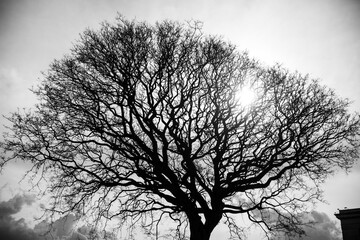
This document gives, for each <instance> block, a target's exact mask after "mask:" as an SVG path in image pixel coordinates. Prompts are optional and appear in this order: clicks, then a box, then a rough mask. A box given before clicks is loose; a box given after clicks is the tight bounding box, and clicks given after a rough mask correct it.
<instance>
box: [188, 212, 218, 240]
mask: <svg viewBox="0 0 360 240" xmlns="http://www.w3.org/2000/svg"><path fill="white" fill-rule="evenodd" d="M190 215H191V217H190V216H189V214H188V217H189V223H190V240H209V239H210V235H211V233H212V231H213V230H214V228H215V227H216V225H217V224H218V223H219V221H220V219H221V217H222V214H221V212H220V213H217V214H214V213H213V214H211V215H210V216H207V217H206V221H205V224H204V223H203V222H202V221H201V218H200V216H199V215H197V214H190Z"/></svg>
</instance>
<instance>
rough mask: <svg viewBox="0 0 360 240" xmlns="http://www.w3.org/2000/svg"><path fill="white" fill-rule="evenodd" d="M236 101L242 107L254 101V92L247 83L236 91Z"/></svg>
mask: <svg viewBox="0 0 360 240" xmlns="http://www.w3.org/2000/svg"><path fill="white" fill-rule="evenodd" d="M235 98H236V101H237V102H238V104H240V105H241V106H243V107H246V106H248V105H250V104H251V103H252V102H253V101H255V98H256V94H255V91H254V89H252V88H251V86H249V85H244V86H242V87H241V88H240V89H239V90H238V91H237V92H236V96H235Z"/></svg>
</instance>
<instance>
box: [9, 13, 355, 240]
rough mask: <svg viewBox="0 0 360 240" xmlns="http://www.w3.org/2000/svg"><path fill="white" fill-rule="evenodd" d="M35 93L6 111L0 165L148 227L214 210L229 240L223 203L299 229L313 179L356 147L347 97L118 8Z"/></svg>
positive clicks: (230, 221) (60, 196) (280, 227)
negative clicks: (17, 163) (18, 108)
mask: <svg viewBox="0 0 360 240" xmlns="http://www.w3.org/2000/svg"><path fill="white" fill-rule="evenodd" d="M245 86H250V87H251V89H253V91H254V92H255V94H256V97H255V99H254V100H253V101H252V103H251V104H249V105H244V104H242V102H241V100H239V98H238V95H239V93H240V94H241V91H240V90H241V89H242V88H243V87H245ZM34 93H35V94H36V95H37V96H38V98H39V104H38V105H37V106H36V109H35V110H33V111H29V112H25V113H19V112H17V113H13V114H12V115H11V116H10V117H9V118H8V119H9V120H10V121H11V122H12V127H10V129H11V133H10V134H8V135H7V136H5V140H4V142H3V143H2V146H3V148H4V149H5V151H7V152H11V153H12V154H11V156H10V157H6V158H4V159H3V163H2V165H4V164H5V163H6V162H8V161H10V160H12V159H23V160H26V161H31V162H32V163H33V164H34V168H33V170H34V171H35V172H36V173H38V174H40V175H41V176H43V177H44V178H47V179H50V181H49V182H50V189H51V191H52V193H53V195H54V198H53V204H54V207H55V208H54V209H63V210H68V211H73V210H75V209H81V210H82V211H86V210H89V209H91V211H93V212H94V213H96V214H97V215H96V216H98V217H105V218H106V219H111V218H114V217H118V219H123V220H124V221H126V220H131V221H132V223H134V224H135V223H138V224H140V223H141V226H143V227H145V228H147V229H148V230H149V232H152V233H154V234H155V235H156V236H157V235H158V228H157V227H158V224H159V222H160V221H161V220H162V219H165V218H167V219H172V220H174V221H175V223H176V226H177V228H176V231H175V234H177V237H178V238H179V239H184V238H185V236H188V235H189V233H190V239H191V240H205V239H209V238H210V235H211V232H212V231H213V229H214V228H215V227H216V225H217V224H218V223H219V222H220V220H221V219H223V220H224V222H225V223H226V224H227V226H228V227H229V230H230V233H231V234H232V236H237V237H240V234H241V230H242V228H241V226H239V225H238V224H237V222H236V219H235V218H234V216H235V214H245V215H246V216H247V217H248V218H249V219H250V220H251V221H252V222H254V223H256V224H258V225H259V226H261V227H262V228H263V229H264V230H265V231H266V232H268V231H269V230H277V231H287V232H293V233H294V232H295V233H300V234H301V233H302V230H301V227H300V226H301V222H300V221H299V219H298V218H297V217H296V216H298V213H299V212H302V211H304V207H305V206H306V205H307V204H308V203H309V202H311V201H312V200H321V189H320V187H319V184H320V183H321V182H322V181H323V180H324V179H325V177H326V176H328V175H329V174H331V173H332V172H333V170H334V169H335V168H336V167H337V166H338V167H341V168H345V169H347V168H349V167H351V166H352V164H353V163H354V161H355V159H356V158H358V145H359V141H358V138H357V137H358V134H359V117H358V116H356V115H351V114H349V113H348V111H347V108H348V105H349V103H348V101H347V100H342V99H339V98H338V97H337V96H336V95H335V94H334V92H333V91H332V90H330V89H328V88H326V87H323V86H321V85H320V84H319V83H318V82H317V81H315V80H310V79H309V78H308V77H307V76H303V75H301V74H298V73H289V72H288V71H286V70H285V69H283V68H281V67H280V66H275V67H271V68H265V67H263V66H261V65H260V64H258V63H257V62H256V61H254V60H252V59H250V58H249V57H248V55H247V54H246V53H243V52H239V51H238V50H237V49H236V48H235V46H234V45H232V44H229V43H227V42H225V41H224V40H222V39H221V38H219V37H214V36H207V35H205V34H203V33H202V31H201V27H200V25H199V24H197V23H188V24H180V23H178V22H171V21H164V22H161V23H157V24H155V25H149V24H147V23H142V22H135V21H127V20H124V19H122V18H121V17H119V19H118V20H117V22H116V24H109V23H104V24H103V25H102V27H101V29H100V30H99V31H92V30H87V31H85V32H84V33H83V34H82V36H81V39H80V41H79V42H78V44H76V45H75V46H74V48H73V49H72V51H71V53H70V54H69V55H68V56H65V57H64V58H63V59H62V60H59V61H55V62H54V63H53V64H52V65H51V66H50V69H49V71H48V72H47V73H46V74H45V76H44V79H43V81H42V83H41V84H40V86H39V87H38V88H36V89H35V90H34ZM8 155H9V154H8ZM268 216H271V219H270V218H269V217H268ZM274 216H275V219H274ZM188 230H190V231H188Z"/></svg>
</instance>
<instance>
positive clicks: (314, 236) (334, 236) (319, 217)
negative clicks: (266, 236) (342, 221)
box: [272, 211, 342, 240]
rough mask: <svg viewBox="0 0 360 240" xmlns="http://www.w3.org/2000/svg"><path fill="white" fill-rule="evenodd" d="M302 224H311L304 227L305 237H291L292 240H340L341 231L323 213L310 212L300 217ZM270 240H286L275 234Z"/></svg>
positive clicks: (281, 235) (282, 236)
mask: <svg viewBox="0 0 360 240" xmlns="http://www.w3.org/2000/svg"><path fill="white" fill-rule="evenodd" d="M301 218H302V220H303V221H304V222H308V223H311V224H310V225H308V226H304V227H303V230H304V231H305V236H302V237H299V236H291V239H292V240H341V239H342V238H341V231H340V228H339V226H338V225H337V224H336V222H335V221H332V220H331V219H330V217H329V216H328V215H327V214H326V213H323V212H318V211H312V212H310V213H306V214H303V215H302V216H301ZM274 237H275V238H272V239H288V238H287V237H285V236H284V235H283V234H281V233H280V234H276V235H275V236H274Z"/></svg>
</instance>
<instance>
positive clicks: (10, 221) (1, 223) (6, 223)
mask: <svg viewBox="0 0 360 240" xmlns="http://www.w3.org/2000/svg"><path fill="white" fill-rule="evenodd" d="M34 201H35V197H34V196H33V195H27V194H23V195H16V196H15V197H13V198H11V199H10V200H8V201H3V202H0V236H1V237H2V239H4V240H32V239H35V236H36V234H35V233H34V231H33V230H32V229H30V228H29V227H28V226H27V224H26V223H25V220H24V219H23V218H21V219H19V220H16V219H15V218H14V217H13V216H12V215H14V214H16V213H18V212H20V210H21V208H22V207H23V206H24V205H25V204H26V205H31V204H32V203H33V202H34Z"/></svg>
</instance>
